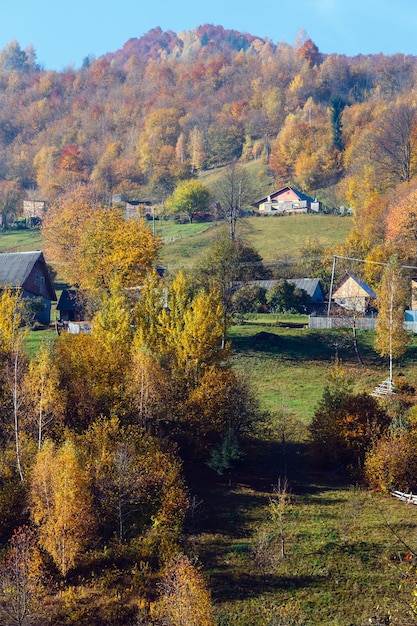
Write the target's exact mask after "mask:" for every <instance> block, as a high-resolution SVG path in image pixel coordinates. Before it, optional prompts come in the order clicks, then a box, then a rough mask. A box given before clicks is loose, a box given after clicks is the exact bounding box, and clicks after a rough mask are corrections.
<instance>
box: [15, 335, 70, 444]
mask: <svg viewBox="0 0 417 626" xmlns="http://www.w3.org/2000/svg"><path fill="white" fill-rule="evenodd" d="M54 358H55V349H54V345H53V344H52V343H51V342H49V341H44V342H43V343H42V344H41V345H40V347H39V351H38V353H37V354H36V356H35V357H34V358H33V359H32V360H31V362H30V363H29V369H28V372H27V374H26V376H25V381H24V382H25V386H26V389H27V396H28V405H29V410H30V412H31V417H32V418H33V424H34V426H35V428H34V430H37V438H38V450H40V449H41V447H42V441H43V438H44V433H45V430H46V429H47V428H48V427H50V426H51V425H52V424H54V423H55V422H58V421H59V420H60V419H61V418H62V415H63V402H62V391H61V390H60V389H59V376H58V371H57V368H56V367H55V362H54Z"/></svg>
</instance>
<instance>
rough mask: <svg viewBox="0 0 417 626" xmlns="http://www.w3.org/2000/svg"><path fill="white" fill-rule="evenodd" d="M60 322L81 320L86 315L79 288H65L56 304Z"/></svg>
mask: <svg viewBox="0 0 417 626" xmlns="http://www.w3.org/2000/svg"><path fill="white" fill-rule="evenodd" d="M56 310H57V311H59V321H60V322H81V321H83V320H84V317H85V306H84V302H83V300H82V298H81V296H80V295H79V293H78V290H77V289H63V290H62V292H61V295H60V297H59V300H58V304H57V305H56Z"/></svg>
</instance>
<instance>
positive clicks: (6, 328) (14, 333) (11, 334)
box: [0, 287, 23, 354]
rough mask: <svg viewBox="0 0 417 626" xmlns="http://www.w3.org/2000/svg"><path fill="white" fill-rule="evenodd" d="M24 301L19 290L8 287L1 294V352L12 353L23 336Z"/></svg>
mask: <svg viewBox="0 0 417 626" xmlns="http://www.w3.org/2000/svg"><path fill="white" fill-rule="evenodd" d="M22 314H23V302H22V298H21V295H20V293H19V291H18V290H13V289H12V288H11V287H6V288H5V289H4V290H3V291H2V292H1V296H0V352H4V353H6V354H10V353H11V352H12V351H13V350H14V349H15V348H16V345H17V342H20V340H21V338H22V329H21V324H22Z"/></svg>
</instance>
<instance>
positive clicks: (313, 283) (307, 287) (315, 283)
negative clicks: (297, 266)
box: [237, 278, 324, 298]
mask: <svg viewBox="0 0 417 626" xmlns="http://www.w3.org/2000/svg"><path fill="white" fill-rule="evenodd" d="M285 280H286V281H287V282H288V283H292V284H293V285H295V287H297V288H298V289H303V290H304V291H305V292H306V294H307V295H309V296H310V298H313V297H314V295H317V289H319V290H320V291H321V293H322V294H323V295H324V293H323V287H322V284H321V280H320V278H286V279H285ZM277 282H278V281H277V280H250V281H248V283H246V284H249V285H259V286H260V287H263V288H264V289H266V290H267V291H269V290H270V289H272V287H274V286H275V285H276V283H277ZM243 284H244V283H237V285H238V286H239V287H241V286H242V285H243Z"/></svg>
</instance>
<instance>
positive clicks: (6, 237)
mask: <svg viewBox="0 0 417 626" xmlns="http://www.w3.org/2000/svg"><path fill="white" fill-rule="evenodd" d="M32 250H42V237H41V233H40V230H39V229H38V228H30V229H29V228H25V229H21V230H3V231H0V252H30V251H32Z"/></svg>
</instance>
